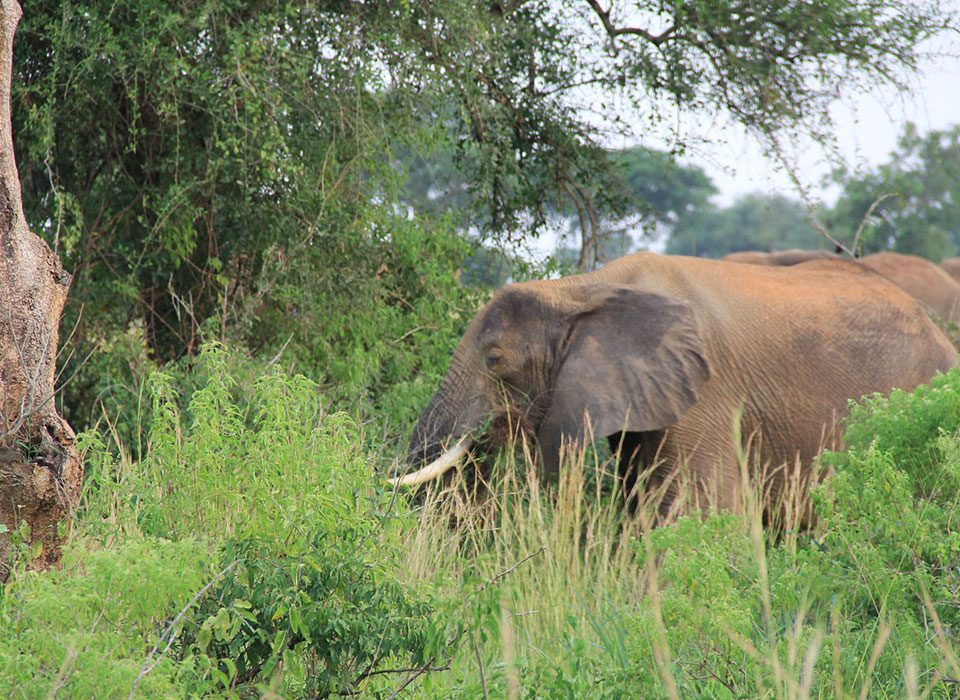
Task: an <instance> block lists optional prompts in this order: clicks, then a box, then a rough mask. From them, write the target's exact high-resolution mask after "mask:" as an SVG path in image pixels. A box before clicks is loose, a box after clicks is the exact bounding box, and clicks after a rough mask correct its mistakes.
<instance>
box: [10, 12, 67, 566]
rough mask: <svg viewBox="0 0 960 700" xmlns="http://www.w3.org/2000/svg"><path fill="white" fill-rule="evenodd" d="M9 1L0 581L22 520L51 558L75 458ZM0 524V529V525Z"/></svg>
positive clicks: (62, 291) (49, 257)
mask: <svg viewBox="0 0 960 700" xmlns="http://www.w3.org/2000/svg"><path fill="white" fill-rule="evenodd" d="M21 14H22V13H21V11H20V5H19V4H18V3H17V2H16V0H0V524H2V525H3V526H5V528H6V530H7V532H0V580H2V579H4V578H5V577H6V574H7V572H8V561H9V556H8V555H9V547H10V535H11V534H12V533H13V532H14V531H16V530H18V529H19V528H20V527H21V526H22V525H23V523H26V524H27V525H28V526H29V528H30V542H31V545H32V546H34V547H37V548H38V549H39V557H38V558H37V559H36V560H35V561H34V565H35V566H38V567H44V566H48V565H50V564H53V563H55V562H56V561H57V560H58V559H59V557H60V551H59V549H60V548H59V544H60V534H59V532H58V525H59V523H60V521H61V520H63V519H64V518H65V517H67V516H68V515H70V514H71V512H72V511H73V509H74V508H75V507H76V504H77V500H78V498H79V496H80V485H81V482H82V480H83V465H82V464H81V463H80V460H79V457H78V455H77V448H76V444H75V440H74V434H73V430H71V428H70V426H69V425H68V424H67V423H66V421H64V420H63V419H62V418H60V416H59V415H58V414H57V410H56V405H55V404H54V400H53V399H54V381H55V360H56V354H57V338H58V329H59V325H60V313H61V311H62V310H63V304H64V302H65V301H66V298H67V290H68V289H69V287H70V275H69V274H68V273H66V272H64V270H63V268H62V267H61V265H60V260H59V259H58V258H57V256H56V255H54V254H53V252H51V250H50V248H49V247H48V246H47V245H46V243H44V242H43V241H42V240H41V239H40V238H38V237H37V236H36V235H34V234H33V233H31V231H30V229H29V228H28V227H27V222H26V220H25V219H24V215H23V204H22V201H21V198H20V177H19V174H18V173H17V164H16V162H15V160H14V153H13V136H12V133H11V125H10V82H11V77H12V75H13V34H14V32H15V31H16V28H17V23H18V22H19V21H20V16H21ZM3 529H4V528H0V531H2V530H3Z"/></svg>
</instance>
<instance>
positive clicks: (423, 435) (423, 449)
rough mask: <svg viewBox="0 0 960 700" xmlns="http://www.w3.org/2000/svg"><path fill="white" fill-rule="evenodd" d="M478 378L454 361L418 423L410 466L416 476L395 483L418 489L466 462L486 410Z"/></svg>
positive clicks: (409, 461)
mask: <svg viewBox="0 0 960 700" xmlns="http://www.w3.org/2000/svg"><path fill="white" fill-rule="evenodd" d="M471 376H476V374H475V373H471V372H469V371H467V370H464V369H463V368H462V366H461V364H460V363H459V362H457V361H456V359H455V360H454V363H452V364H451V367H450V370H449V371H448V372H447V375H446V377H444V379H443V382H442V383H441V385H440V388H439V390H438V391H437V393H436V394H435V395H434V396H433V398H432V399H431V400H430V404H429V405H428V406H427V407H426V408H425V409H424V410H423V412H422V413H421V414H420V417H419V418H418V419H417V424H416V427H415V428H414V430H413V435H412V436H411V438H410V446H409V448H408V450H407V460H406V461H407V464H408V466H410V467H419V466H420V465H422V464H424V463H428V464H427V465H426V466H424V467H422V468H421V469H419V470H418V471H416V472H412V473H410V474H406V475H403V476H399V477H396V478H394V479H391V480H390V482H391V483H392V484H394V485H399V486H414V485H417V484H421V483H424V482H426V481H430V480H432V479H436V478H439V477H440V476H442V475H443V474H444V473H445V472H447V471H449V470H450V469H451V468H452V467H453V466H454V465H456V463H457V462H458V461H459V460H460V459H462V458H463V456H464V455H465V454H466V452H467V450H468V449H469V447H470V445H471V444H472V443H473V438H472V435H473V434H474V433H475V432H476V431H477V430H478V429H479V428H480V426H481V424H482V421H483V415H484V408H483V402H482V400H481V399H480V397H479V395H478V393H477V391H476V388H475V387H474V386H473V384H474V382H472V381H470V380H469V377H471Z"/></svg>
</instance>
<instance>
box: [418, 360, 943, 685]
mask: <svg viewBox="0 0 960 700" xmlns="http://www.w3.org/2000/svg"><path fill="white" fill-rule="evenodd" d="M958 389H960V375H958V374H957V373H956V372H955V373H952V374H951V375H950V376H949V377H946V378H941V379H938V380H937V381H935V382H934V384H933V386H932V387H930V388H926V389H920V390H918V391H917V392H914V393H913V394H907V393H905V392H895V393H894V395H893V396H891V397H890V398H887V399H882V398H873V399H870V400H869V401H868V402H867V403H866V404H864V406H865V407H864V408H862V409H858V410H857V411H855V412H854V417H853V422H852V426H851V429H850V431H848V440H849V441H850V446H849V449H848V450H847V451H845V452H842V453H836V454H832V455H830V456H829V459H828V461H829V463H830V464H831V465H832V467H833V468H834V469H835V470H836V474H835V475H834V477H833V482H831V485H828V486H826V487H821V488H819V489H817V491H816V498H815V500H816V501H817V512H818V514H819V518H818V521H817V525H816V526H815V528H813V529H809V528H806V529H805V528H804V525H805V524H809V520H810V519H809V507H810V506H809V492H808V488H809V485H808V484H807V483H805V482H804V480H803V479H800V478H799V471H798V470H797V469H796V468H795V469H791V470H788V471H789V472H790V473H791V475H792V476H790V477H789V478H786V479H785V482H786V487H785V490H784V491H783V492H781V493H780V494H779V497H780V498H781V499H782V502H783V503H785V504H786V506H785V507H784V508H782V509H781V511H780V514H779V517H780V519H779V520H778V524H779V525H780V528H778V529H776V530H770V529H768V528H766V527H765V524H764V523H765V522H766V518H765V514H764V504H765V502H766V501H765V499H766V498H769V497H770V495H771V494H770V492H769V488H768V486H766V487H765V486H764V484H765V483H767V484H768V483H769V482H768V481H767V480H764V479H758V480H755V479H753V478H752V477H751V476H750V474H751V470H750V469H749V466H750V465H749V464H748V463H747V458H746V453H744V454H742V455H741V459H740V469H741V478H742V484H741V486H742V489H741V493H742V504H741V509H740V513H739V514H737V515H731V514H716V513H714V514H711V515H708V516H707V517H702V518H701V517H699V516H697V517H689V516H688V517H681V518H679V519H678V520H677V521H676V522H673V523H672V524H669V525H666V526H664V527H659V528H655V529H654V528H651V527H650V523H651V522H652V521H653V519H652V518H651V517H649V516H648V515H646V513H648V512H649V511H648V510H644V509H641V510H640V511H638V512H637V514H631V513H629V512H628V511H627V510H625V509H624V508H623V499H622V494H620V493H619V492H618V484H617V479H616V477H615V476H614V473H613V465H612V464H611V461H610V460H602V459H600V458H598V457H597V456H596V455H595V454H594V453H592V452H586V453H579V454H576V455H569V456H568V458H567V461H566V464H565V465H564V468H563V469H561V471H560V474H559V478H558V480H557V481H556V483H553V484H549V485H545V484H544V483H543V482H542V481H541V479H540V478H539V477H538V475H537V472H536V468H535V464H534V461H533V460H532V459H531V458H530V454H529V452H527V451H525V450H518V451H516V452H514V453H511V454H509V455H505V456H502V457H501V460H500V461H499V462H498V463H497V464H496V465H494V469H493V476H491V477H490V479H489V481H488V482H486V483H481V485H480V487H479V488H478V487H477V485H476V483H475V482H471V480H470V479H464V478H458V479H456V480H454V481H453V482H452V483H448V484H446V485H445V486H443V487H433V488H432V489H431V490H430V492H429V493H428V494H427V495H426V496H425V497H423V498H422V501H421V504H420V507H419V513H418V516H419V518H418V519H419V524H418V526H417V527H416V528H413V529H411V530H409V531H408V532H406V533H405V536H404V545H403V546H404V549H405V552H406V556H405V567H404V568H405V570H406V572H407V574H406V575H407V576H408V578H409V580H410V581H412V582H418V581H426V580H429V581H443V582H445V585H447V586H448V587H449V593H450V594H451V595H454V596H457V595H460V596H462V603H461V608H460V609H461V614H463V615H464V616H466V617H471V616H472V619H471V622H472V623H473V624H474V625H475V630H479V631H474V633H473V634H474V636H473V637H472V638H469V639H467V640H466V641H465V642H464V643H463V644H462V645H460V646H458V647H456V648H455V649H451V650H450V665H451V668H450V670H445V671H442V672H438V673H436V674H433V675H432V676H431V677H429V678H427V679H426V680H424V681H423V682H422V684H421V685H420V686H419V688H418V691H417V692H418V696H419V697H510V698H514V697H528V698H540V697H590V698H594V697H597V698H600V697H610V698H614V697H618V698H619V697H669V698H686V697H710V698H713V697H718V698H719V697H723V698H733V697H768V698H784V699H789V700H794V699H801V698H810V697H820V698H868V697H891V698H892V697H910V698H926V697H953V696H955V695H956V693H957V691H958V685H957V681H958V680H960V673H958V671H960V669H958V668H957V658H958V650H960V645H958V643H957V640H956V638H955V634H956V632H957V625H956V621H957V614H956V610H957V608H958V606H960V585H957V584H958V583H960V568H958V565H960V548H958V547H956V546H955V544H954V542H955V541H956V536H957V527H956V523H955V520H956V519H955V518H954V517H953V516H952V515H948V513H951V512H960V511H957V506H958V503H960V489H958V488H956V486H955V485H953V482H951V481H950V479H951V475H953V474H955V473H960V472H957V469H958V465H960V462H957V455H960V447H958V446H960V439H958V438H957V436H956V430H957V427H958V423H960V420H958V417H957V416H955V415H954V413H955V412H954V406H955V400H954V398H955V395H956V394H955V392H957V390H958ZM898 417H899V418H898ZM867 425H878V426H881V427H877V429H876V430H874V431H872V432H871V431H870V429H869V428H868V427H865V426H867ZM908 426H909V428H910V430H912V431H913V433H912V434H911V435H910V436H909V437H908V436H907V435H906V434H905V433H906V432H907V427H908ZM894 434H899V437H898V438H897V439H896V440H895V441H894V444H895V445H897V446H898V448H899V449H901V450H903V449H906V448H905V447H904V445H905V444H906V443H910V444H912V445H914V446H915V453H916V455H917V457H916V459H917V460H921V458H922V460H921V462H922V466H921V467H916V468H914V467H913V466H911V465H913V464H914V462H911V461H910V460H909V459H907V457H906V456H905V455H904V454H903V453H901V454H900V458H901V459H905V460H906V461H905V462H904V463H903V467H902V469H904V470H909V469H914V471H915V472H916V473H917V474H918V478H917V479H916V488H915V489H914V488H911V487H910V483H911V482H910V481H909V479H907V477H906V476H905V474H904V472H903V471H901V467H899V466H898V465H897V464H896V463H894V462H893V461H892V460H891V459H890V457H889V454H888V453H886V452H882V451H879V450H878V449H877V448H876V447H875V444H876V443H878V442H879V443H881V444H882V443H883V441H884V440H887V441H891V440H894V438H893V435H894ZM938 435H939V437H937V436H938ZM931 443H933V445H934V446H933V447H931ZM931 449H933V450H934V452H935V453H936V454H932V453H931ZM795 466H796V465H795ZM468 471H469V470H468ZM919 477H922V478H919ZM931 478H933V479H934V480H935V481H936V483H938V484H939V486H940V488H939V490H938V491H937V493H936V498H931V495H930V487H929V483H930V479H931ZM467 483H471V484H472V485H471V486H469V487H468V486H466V485H465V484H467ZM958 483H960V482H958ZM897 484H899V486H897ZM878 487H879V490H878ZM867 506H869V509H870V514H868V513H866V512H865V511H864V508H865V507H867ZM688 512H689V511H688ZM889 540H892V542H895V543H896V546H895V547H893V548H891V547H890V545H891V544H892V542H891V541H889ZM934 541H937V542H938V544H937V545H936V546H931V544H932V543H933V542H934ZM951 567H952V568H951ZM951 572H953V573H951ZM471 582H474V583H475V584H476V585H474V587H473V588H471V587H470V584H471ZM487 586H491V587H495V588H496V589H497V595H496V596H495V597H493V598H492V602H491V601H489V600H488V601H486V602H482V601H478V600H477V598H476V597H473V598H471V595H472V593H471V591H475V590H477V588H481V589H485V588H486V587H487ZM931 586H934V587H937V589H938V591H939V593H938V595H937V596H932V595H931V594H930V593H929V589H930V587H931ZM944 586H947V587H948V588H949V590H947V589H945V588H944ZM484 605H486V607H485V608H483V609H482V610H479V611H478V608H482V607H483V606H484ZM945 617H947V618H949V620H948V621H945V620H944V618H945Z"/></svg>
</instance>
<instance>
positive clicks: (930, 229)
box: [828, 124, 960, 262]
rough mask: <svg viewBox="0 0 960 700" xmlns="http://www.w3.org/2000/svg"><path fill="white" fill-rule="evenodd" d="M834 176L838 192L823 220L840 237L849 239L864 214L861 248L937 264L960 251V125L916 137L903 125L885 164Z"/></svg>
mask: <svg viewBox="0 0 960 700" xmlns="http://www.w3.org/2000/svg"><path fill="white" fill-rule="evenodd" d="M833 177H834V180H835V181H836V182H837V183H839V184H840V185H842V187H843V192H842V194H841V195H840V198H839V200H838V201H837V203H836V205H835V206H834V208H833V210H832V211H831V212H830V215H829V217H828V218H829V222H830V224H831V227H832V228H833V229H834V231H835V235H836V236H837V237H838V238H840V239H841V240H844V239H845V240H847V241H852V240H853V237H854V234H855V232H856V231H857V229H858V228H859V227H860V226H861V221H862V220H863V218H864V217H865V216H866V215H867V213H868V212H869V213H870V216H869V217H868V218H867V222H866V223H867V225H866V226H865V227H864V229H863V232H862V235H861V241H860V243H861V249H862V250H863V251H864V252H875V251H878V250H887V249H889V250H896V251H898V252H900V253H909V254H912V255H919V256H922V257H925V258H929V259H930V260H933V261H935V262H936V261H939V260H941V259H943V258H945V257H949V256H951V255H955V254H956V253H957V251H958V250H960V191H958V184H957V183H958V182H960V127H953V128H950V129H945V130H943V131H937V130H934V131H930V132H929V133H927V134H925V135H921V134H920V133H919V132H918V131H917V128H916V127H915V126H914V125H913V124H908V125H907V126H906V127H905V128H904V132H903V134H901V136H900V140H899V143H898V144H897V148H896V149H895V150H894V152H893V153H891V154H890V157H889V159H888V160H887V162H885V163H883V164H881V165H879V166H877V167H876V168H874V169H871V170H869V171H867V172H864V173H851V172H848V171H846V170H839V171H837V172H835V173H834V176H833Z"/></svg>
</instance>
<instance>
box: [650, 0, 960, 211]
mask: <svg viewBox="0 0 960 700" xmlns="http://www.w3.org/2000/svg"><path fill="white" fill-rule="evenodd" d="M950 4H951V5H952V6H953V7H954V8H955V9H958V10H960V0H955V1H954V2H951V3H950ZM923 49H924V51H925V52H927V53H928V54H930V55H929V56H928V57H927V58H925V60H924V61H923V62H922V64H921V70H922V73H921V74H920V75H919V76H917V77H915V78H913V79H911V80H910V81H909V84H910V85H911V86H912V88H913V94H912V95H909V94H899V93H898V92H897V91H896V90H894V89H893V88H888V89H885V90H884V91H882V92H873V93H871V94H867V95H849V96H845V97H844V98H843V100H842V101H841V102H839V103H837V104H836V105H835V108H834V110H833V114H834V117H835V120H836V125H837V131H836V140H837V148H838V150H839V155H840V156H841V157H842V158H843V159H844V161H845V163H846V165H847V166H848V167H852V168H856V167H858V166H859V167H870V166H876V165H878V164H880V163H882V162H885V161H887V160H888V159H889V157H890V154H891V152H892V151H893V149H894V148H895V147H896V144H897V138H898V136H899V134H900V133H901V132H902V130H903V125H904V124H906V123H907V122H913V123H914V124H916V125H917V127H918V129H919V130H920V132H921V133H925V132H927V131H930V130H933V129H944V128H947V127H949V126H952V125H954V124H957V123H960V37H957V36H947V35H943V36H941V37H939V38H937V39H935V40H932V41H931V42H928V43H927V44H926V45H924V47H923ZM719 133H720V134H722V141H720V140H718V142H717V143H715V144H713V145H704V146H702V147H701V148H700V152H699V153H697V154H695V155H691V156H689V157H687V158H685V161H684V162H686V163H689V164H697V165H699V166H701V167H703V168H704V169H705V170H706V172H707V174H708V175H710V177H711V178H712V179H713V181H714V182H715V183H716V185H717V187H718V188H719V189H720V196H719V197H718V198H717V202H718V203H719V204H722V205H726V204H729V203H731V202H732V201H733V200H734V199H736V198H737V197H739V196H742V195H745V194H748V193H750V192H762V193H767V194H774V193H781V194H786V195H790V196H792V197H798V193H797V190H796V188H795V187H794V185H793V184H792V183H791V182H790V179H789V178H788V177H787V175H786V174H785V173H784V172H782V170H780V168H778V166H777V164H776V163H775V161H774V159H773V158H772V157H768V156H766V155H765V154H764V153H763V150H762V148H761V146H760V144H759V143H757V141H756V140H755V139H753V138H752V137H750V136H748V135H747V134H745V132H744V130H743V129H742V128H739V127H727V128H724V129H722V130H720V131H719ZM651 145H653V144H651ZM791 147H792V151H793V152H794V154H795V155H796V154H799V157H797V164H798V168H797V172H798V175H799V177H800V179H801V181H802V182H803V184H804V186H805V187H807V188H809V191H810V193H811V194H812V195H813V196H814V197H817V198H821V199H823V200H825V201H827V202H828V203H829V202H832V201H833V200H834V199H835V198H836V196H837V192H836V191H832V190H829V189H828V190H825V189H824V188H823V186H822V184H821V183H822V180H823V178H824V176H825V175H826V174H827V173H829V172H830V171H831V170H832V167H831V165H830V163H829V162H828V160H827V157H826V156H827V154H826V153H825V152H824V151H823V149H822V148H820V147H819V146H818V145H816V144H813V143H800V144H791Z"/></svg>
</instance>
